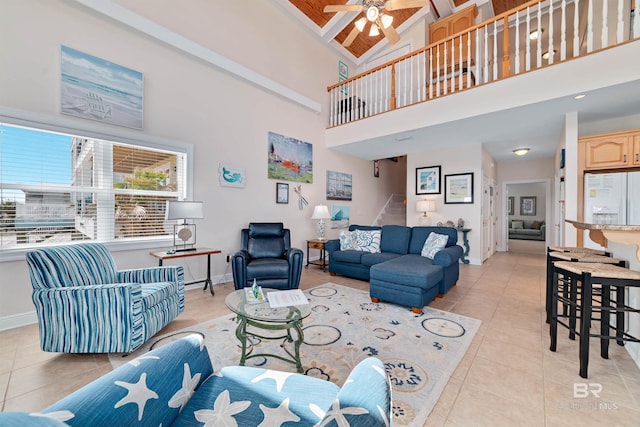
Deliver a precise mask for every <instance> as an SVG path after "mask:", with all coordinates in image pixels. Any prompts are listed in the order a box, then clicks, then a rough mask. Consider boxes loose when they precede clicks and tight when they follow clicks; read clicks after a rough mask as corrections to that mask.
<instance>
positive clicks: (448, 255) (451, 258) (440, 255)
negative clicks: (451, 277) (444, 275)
mask: <svg viewBox="0 0 640 427" xmlns="http://www.w3.org/2000/svg"><path fill="white" fill-rule="evenodd" d="M463 253H464V250H463V249H462V247H461V246H458V245H453V246H448V247H446V248H444V249H442V250H440V251H438V252H436V255H435V256H434V257H433V263H434V264H435V265H441V266H443V267H448V266H450V265H452V264H456V263H457V262H458V260H459V259H460V257H462V254H463Z"/></svg>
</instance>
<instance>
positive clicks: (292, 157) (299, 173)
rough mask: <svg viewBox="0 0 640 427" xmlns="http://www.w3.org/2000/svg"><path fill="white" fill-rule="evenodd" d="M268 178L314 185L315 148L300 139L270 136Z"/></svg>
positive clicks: (276, 135)
mask: <svg viewBox="0 0 640 427" xmlns="http://www.w3.org/2000/svg"><path fill="white" fill-rule="evenodd" d="M267 154H268V159H269V161H268V162H269V172H268V178H270V179H278V180H281V181H294V182H306V183H309V184H311V183H313V146H312V145H311V144H309V143H308V142H304V141H300V140H299V139H295V138H291V137H288V136H284V135H280V134H277V133H275V132H269V134H268V153H267Z"/></svg>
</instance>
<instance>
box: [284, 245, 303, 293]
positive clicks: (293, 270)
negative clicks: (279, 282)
mask: <svg viewBox="0 0 640 427" xmlns="http://www.w3.org/2000/svg"><path fill="white" fill-rule="evenodd" d="M303 261H304V253H303V252H302V249H298V248H290V249H289V251H288V253H287V262H288V263H289V289H298V287H299V286H300V276H301V275H302V263H303Z"/></svg>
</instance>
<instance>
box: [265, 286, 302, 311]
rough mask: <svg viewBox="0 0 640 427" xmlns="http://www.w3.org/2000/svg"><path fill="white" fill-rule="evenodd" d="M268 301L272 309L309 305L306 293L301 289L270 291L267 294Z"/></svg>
mask: <svg viewBox="0 0 640 427" xmlns="http://www.w3.org/2000/svg"><path fill="white" fill-rule="evenodd" d="M267 300H268V301H269V307H271V308H279V307H290V306H292V305H304V304H309V300H307V297H305V296H304V293H303V292H302V291H301V290H300V289H290V290H288V291H270V292H267Z"/></svg>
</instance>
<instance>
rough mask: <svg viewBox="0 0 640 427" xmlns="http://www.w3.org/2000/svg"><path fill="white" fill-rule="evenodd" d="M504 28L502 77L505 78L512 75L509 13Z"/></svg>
mask: <svg viewBox="0 0 640 427" xmlns="http://www.w3.org/2000/svg"><path fill="white" fill-rule="evenodd" d="M494 24H495V23H494ZM502 28H503V31H502V78H505V77H509V76H510V75H511V66H510V65H509V16H508V15H507V16H505V17H504V21H503V24H502ZM496 38H497V37H496ZM496 79H497V76H496Z"/></svg>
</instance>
